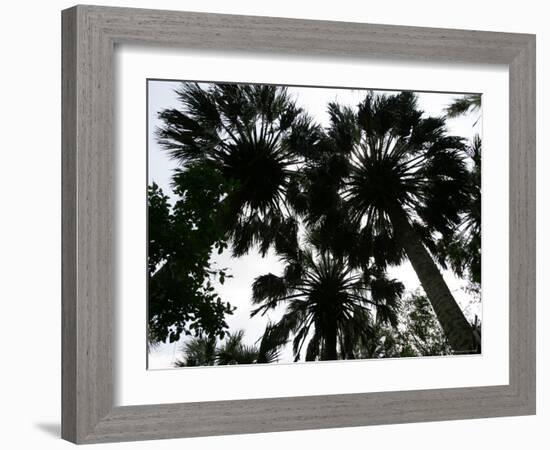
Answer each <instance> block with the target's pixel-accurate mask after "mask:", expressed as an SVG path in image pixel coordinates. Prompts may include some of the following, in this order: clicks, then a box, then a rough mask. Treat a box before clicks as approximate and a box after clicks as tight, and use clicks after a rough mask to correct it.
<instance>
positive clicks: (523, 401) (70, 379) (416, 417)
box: [62, 6, 535, 443]
mask: <svg viewBox="0 0 550 450" xmlns="http://www.w3.org/2000/svg"><path fill="white" fill-rule="evenodd" d="M62 31H63V45H62V53H63V57H62V80H63V89H62V106H63V112H62V122H63V125H62V128H63V129H62V131H63V132H62V134H63V136H62V146H63V149H62V150H63V156H62V174H63V182H62V183H63V184H62V197H63V198H62V206H63V219H62V227H63V231H62V233H63V245H62V257H63V263H62V269H63V280H62V297H63V298H62V316H63V320H62V326H63V331H62V347H63V348H62V350H63V362H62V366H63V367H62V378H63V379H62V407H63V412H62V437H63V438H64V439H67V440H69V441H72V442H75V443H96V442H112V441H128V440H140V439H160V438H177V437H191V436H209V435H222V434H236V433H260V432H273V431H285V430H303V429H316V428H334V427H350V426H362V425H371V424H389V423H403V422H413V421H416V422H420V421H432V420H450V419H466V418H480V417H495V416H511V415H526V414H534V413H535V36H534V35H528V34H512V33H494V32H484V31H465V30H449V29H436V28H418V27H408V26H390V25H370V24H360V23H343V22H328V21H308V20H295V19H280V18H268V17H247V16H233V15H219V14H203V13H188V12H175V11H157V10H145V9H127V8H111V7H97V6H75V7H73V8H70V9H67V10H65V11H63V13H62ZM126 43H130V44H136V43H138V44H154V45H157V46H165V47H178V46H179V47H185V48H192V49H198V50H200V49H216V50H239V51H243V52H249V51H260V52H265V53H266V54H293V55H296V54H307V55H316V56H323V57H331V58H340V57H355V58H362V57H384V58H395V59H407V60H416V61H434V62H466V63H484V64H506V65H507V66H508V68H509V86H510V92H509V95H510V97H509V100H510V108H509V114H510V115H509V123H510V130H509V133H510V134H509V139H510V140H509V142H510V165H509V167H510V169H509V170H510V179H509V180H510V181H509V182H510V197H509V199H510V200H509V201H510V205H509V206H510V222H509V230H510V241H509V242H510V280H509V293H510V298H509V302H510V303H509V305H510V307H509V318H510V321H509V326H510V329H509V337H510V342H509V362H510V367H509V384H508V385H501V386H486V387H468V388H451V389H429V390H415V391H402V392H379V393H362V394H342V395H321V396H306V397H285V398H270V399H255V400H235V401H215V402H198V403H179V404H163V405H139V406H120V407H114V402H113V398H114V397H113V377H114V374H113V364H112V357H113V350H112V341H113V334H114V333H113V321H112V314H113V307H114V306H113V305H114V275H113V274H114V262H113V251H112V248H113V239H114V237H113V228H114V227H113V216H114V207H115V205H114V202H113V186H114V180H113V176H114V175H113V172H114V171H113V158H114V154H113V152H114V139H113V133H114V125H113V123H114V117H113V98H114V92H113V52H114V49H115V45H116V44H126Z"/></svg>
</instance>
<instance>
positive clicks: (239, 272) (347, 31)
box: [62, 6, 536, 443]
mask: <svg viewBox="0 0 550 450" xmlns="http://www.w3.org/2000/svg"><path fill="white" fill-rule="evenodd" d="M62 24H63V49H62V50H63V52H62V53H63V57H62V65H63V67H62V69H63V70H62V77H63V113H62V115H63V117H62V120H63V139H62V144H63V149H62V150H63V171H62V173H63V190H62V191H63V202H62V203H63V248H62V251H63V299H62V300H63V301H62V304H63V321H62V326H63V333H62V337H63V339H62V346H63V348H62V350H63V367H62V376H63V380H62V381H63V382H62V385H63V389H62V406H63V408H62V409H63V412H62V435H63V438H65V439H67V440H69V441H72V442H75V443H96V442H115V441H127V440H142V439H161V438H175V437H192V436H209V435H223V434H236V433H259V432H272V431H285V430H300V429H316V428H334V427H349V426H361V425H371V424H390V423H403V422H415V421H416V422H418V421H431V420H451V419H466V418H480V417H494V416H510V415H526V414H534V413H535V391H536V386H535V37H534V36H533V35H526V34H511V33H493V32H482V31H466V30H449V29H436V28H417V27H405V26H391V25H371V24H359V23H342V22H326V21H306V20H295V19H280V18H268V17H247V16H231V15H218V14H203V13H187V12H175V11H156V10H142V9H127V8H110V7H98V6H75V7H73V8H70V9H67V10H65V11H63V14H62Z"/></svg>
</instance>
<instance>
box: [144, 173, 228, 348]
mask: <svg viewBox="0 0 550 450" xmlns="http://www.w3.org/2000/svg"><path fill="white" fill-rule="evenodd" d="M175 180H176V181H177V185H178V188H177V189H176V195H177V196H178V197H177V198H178V200H177V201H176V203H175V205H174V206H173V207H171V206H170V204H169V202H168V197H167V196H166V195H165V194H164V193H163V192H162V190H161V189H159V187H158V186H157V185H156V184H153V185H152V186H150V187H149V189H148V234H149V236H148V237H149V246H148V261H147V263H148V274H149V285H148V294H149V302H148V305H149V307H148V308H149V309H148V314H149V340H150V341H151V343H155V342H164V341H166V340H169V341H170V342H174V341H177V340H178V339H179V338H180V336H181V334H182V333H183V334H194V335H202V334H203V333H206V334H208V335H219V336H220V337H223V335H224V333H225V332H224V330H225V329H227V324H226V322H225V315H226V314H231V312H232V310H233V308H232V307H231V305H229V304H228V303H224V302H222V300H221V299H220V298H219V296H218V295H217V294H216V292H215V290H214V288H213V286H212V280H213V279H215V278H217V279H219V281H221V282H223V281H224V279H225V277H226V276H228V274H227V273H226V270H225V269H223V268H221V269H216V268H213V267H211V266H210V262H209V259H210V254H211V252H212V250H213V249H214V248H218V249H219V250H222V249H223V248H225V246H227V244H226V242H225V240H224V233H223V230H222V229H221V228H220V227H219V225H218V224H217V222H216V218H215V217H216V213H217V208H218V207H219V197H220V195H221V191H222V189H221V187H220V186H221V184H220V181H219V179H217V176H216V173H215V172H213V171H209V170H206V169H205V167H204V166H190V167H188V168H187V170H186V171H185V172H179V173H177V174H175Z"/></svg>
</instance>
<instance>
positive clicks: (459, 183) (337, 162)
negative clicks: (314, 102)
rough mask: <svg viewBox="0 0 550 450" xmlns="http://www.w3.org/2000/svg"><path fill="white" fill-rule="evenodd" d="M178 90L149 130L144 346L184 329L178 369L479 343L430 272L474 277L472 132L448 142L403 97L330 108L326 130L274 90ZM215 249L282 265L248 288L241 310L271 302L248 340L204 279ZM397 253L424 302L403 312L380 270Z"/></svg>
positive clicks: (400, 292) (222, 271)
mask: <svg viewBox="0 0 550 450" xmlns="http://www.w3.org/2000/svg"><path fill="white" fill-rule="evenodd" d="M176 96H177V98H178V100H179V102H180V105H181V107H180V108H177V109H165V110H162V111H160V113H159V119H160V120H161V122H162V126H161V127H159V128H158V130H157V131H156V132H157V139H158V142H159V144H160V145H161V146H162V148H163V149H164V150H165V151H167V152H168V154H169V155H170V157H171V158H173V159H174V160H175V162H176V163H177V164H178V169H176V170H175V171H174V173H173V176H172V183H173V196H174V198H176V200H175V202H174V204H173V205H172V204H170V202H169V198H168V196H167V195H166V194H165V193H163V192H162V191H161V190H160V189H159V188H158V186H156V185H155V184H153V185H151V186H150V187H149V191H148V194H149V197H148V206H149V254H148V258H149V259H148V271H149V333H150V336H151V339H152V341H153V342H161V341H165V340H169V341H176V340H178V339H180V336H181V335H182V334H187V335H189V334H192V335H194V336H195V339H194V340H191V341H188V343H187V344H186V347H185V348H184V354H185V355H186V356H185V358H184V360H183V361H184V362H182V364H184V365H193V364H194V363H195V362H197V364H198V363H201V364H210V363H211V364H225V363H227V364H230V363H245V362H246V361H248V362H249V363H256V362H269V361H272V360H274V359H276V355H278V352H279V350H280V349H281V348H282V347H283V346H285V345H286V344H287V343H289V342H291V343H292V349H293V354H294V358H295V360H299V359H300V358H304V359H306V360H317V359H322V360H333V359H352V358H358V357H380V356H390V355H393V356H395V355H397V354H399V355H401V356H412V355H417V354H424V355H427V354H445V353H448V352H454V353H470V352H475V351H478V345H477V344H478V343H476V340H475V339H476V335H475V333H474V331H475V330H474V327H473V326H472V324H470V323H469V322H468V321H467V320H466V318H465V316H464V313H463V311H462V310H461V308H460V306H459V305H458V303H457V302H456V300H455V298H454V297H453V294H452V293H451V291H450V290H449V288H448V286H447V284H446V283H445V280H444V279H443V276H442V273H441V271H442V270H445V269H446V268H447V267H450V268H451V269H452V270H453V271H454V272H455V273H456V274H457V275H458V276H459V277H467V278H468V279H469V280H470V281H471V283H472V285H474V286H479V281H480V270H481V269H480V267H481V263H480V259H481V252H480V245H481V238H480V232H481V226H480V221H481V207H480V202H481V186H480V180H481V177H480V171H481V140H480V139H479V138H476V139H475V140H474V141H473V142H472V143H470V144H468V143H467V142H465V140H464V138H462V137H460V136H453V135H450V134H449V133H448V132H447V126H446V118H445V117H430V116H427V115H426V114H425V113H424V112H423V111H422V110H421V109H420V108H419V107H418V98H417V96H416V95H415V94H414V93H411V92H400V93H395V94H389V95H388V94H381V93H376V92H373V91H366V93H365V97H364V98H363V100H362V101H361V102H359V103H358V104H357V105H356V106H355V107H353V106H348V105H341V104H338V103H335V102H333V103H329V104H328V105H327V112H328V115H329V123H328V125H327V126H326V127H323V126H321V125H319V124H317V123H315V122H314V120H313V119H312V117H311V116H309V115H308V114H307V112H306V111H304V110H303V109H301V108H300V107H298V106H297V104H296V100H295V99H294V98H293V97H292V96H291V95H290V94H289V91H288V89H287V88H284V87H278V86H272V85H245V84H229V83H226V84H223V83H222V84H213V83H212V84H201V83H182V84H181V85H180V87H179V88H178V89H177V91H176ZM463 100H464V101H466V100H468V101H469V102H470V103H469V105H470V106H469V107H468V108H469V109H475V108H477V107H478V106H477V103H475V102H474V101H473V100H472V99H466V98H465V99H463ZM470 100H471V101H470ZM474 100H475V99H474ZM475 101H477V100H475ZM472 102H473V103H472ZM456 108H458V106H456V107H455V109H456ZM468 108H467V109H466V111H467V110H468ZM455 109H453V110H452V111H451V110H449V114H455V113H454V112H453V111H454V110H455ZM462 111H464V108H462ZM226 248H228V249H230V250H231V253H232V255H233V257H240V256H242V255H244V254H246V253H247V252H249V251H250V250H251V249H255V250H257V251H258V252H259V253H260V255H262V256H265V255H266V254H267V252H268V251H269V250H270V249H272V250H273V252H275V254H276V255H278V256H279V258H280V259H281V261H282V262H283V264H284V269H283V271H282V273H280V274H273V273H268V274H264V275H261V276H259V277H258V278H257V279H256V280H255V281H254V284H253V286H251V290H252V298H251V302H252V308H253V309H252V310H251V315H252V316H255V315H259V314H266V313H267V312H268V311H270V310H273V309H276V308H277V307H279V306H282V307H283V309H284V313H283V315H282V316H281V318H280V319H279V320H276V321H273V322H270V323H268V325H267V327H266V330H265V333H264V335H263V338H262V339H260V341H259V342H258V346H248V347H247V346H245V345H244V344H243V343H242V340H243V337H244V335H243V333H241V332H236V333H233V334H232V333H229V334H228V326H227V322H226V320H225V319H226V315H228V314H231V313H232V311H233V307H232V306H231V305H230V304H228V303H227V302H224V301H223V299H221V298H220V297H219V295H218V294H217V293H216V290H215V289H214V287H213V281H214V280H218V281H219V282H221V283H223V282H224V280H225V278H227V277H229V276H231V274H230V270H228V269H226V268H218V267H215V266H214V265H213V264H212V261H211V255H212V252H214V251H218V252H220V253H221V252H223V251H224V249H226ZM406 259H408V260H409V261H410V262H411V265H412V267H413V268H414V270H415V271H416V274H417V275H418V278H419V280H420V282H421V284H422V287H423V290H424V291H425V295H424V293H422V292H421V293H415V294H414V295H412V294H410V293H409V294H408V295H409V297H410V299H409V301H408V302H407V303H406V304H407V306H406V308H408V309H406V310H404V308H405V306H403V302H402V300H403V298H404V296H405V295H406V294H407V293H406V291H405V286H403V284H402V283H401V282H400V281H399V280H397V279H393V278H391V277H389V276H388V275H387V273H386V271H387V269H388V267H391V266H396V265H400V264H402V263H403V262H404V261H405V260H406ZM476 283H477V284H476ZM411 295H412V297H411ZM404 324H405V325H404ZM403 326H406V330H405V329H403ZM224 339H225V341H224ZM217 340H220V342H218V341H217ZM406 340H408V341H407V342H405V341H406ZM223 355H225V356H223ZM235 355H238V357H237V356H235ZM369 355H371V356H369ZM231 361H233V362H231Z"/></svg>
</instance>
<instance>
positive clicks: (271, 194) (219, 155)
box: [157, 83, 314, 256]
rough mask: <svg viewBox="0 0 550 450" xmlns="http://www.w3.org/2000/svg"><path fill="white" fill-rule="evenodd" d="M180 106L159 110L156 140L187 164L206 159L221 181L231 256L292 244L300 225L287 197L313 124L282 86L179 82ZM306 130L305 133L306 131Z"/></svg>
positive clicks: (172, 155)
mask: <svg viewBox="0 0 550 450" xmlns="http://www.w3.org/2000/svg"><path fill="white" fill-rule="evenodd" d="M176 94H177V96H178V98H179V101H180V103H181V105H182V109H181V110H179V109H167V110H164V111H161V112H160V113H159V117H160V119H161V120H162V121H163V122H164V125H163V126H162V127H160V128H159V129H158V130H157V136H158V141H159V143H160V144H161V145H162V146H163V147H164V148H165V149H166V150H167V151H169V153H170V155H171V157H172V158H175V159H177V160H178V161H179V162H180V163H181V164H182V165H183V166H184V169H183V170H185V167H186V166H188V165H189V164H204V165H207V166H209V167H211V168H213V169H214V170H215V171H216V172H217V173H219V174H221V175H222V176H223V178H224V179H225V181H226V192H225V195H224V196H223V198H221V199H220V201H222V200H223V204H224V214H222V217H223V221H224V223H225V224H226V227H227V229H228V232H229V233H230V235H231V238H232V245H233V253H234V256H241V255H243V254H245V253H246V252H247V251H248V250H249V249H250V248H251V246H253V245H254V244H259V245H260V249H261V252H262V253H263V254H265V253H266V252H267V250H268V248H269V246H270V245H271V244H274V245H275V246H278V247H280V248H283V249H284V248H287V247H289V246H291V245H293V243H294V242H293V240H295V237H296V233H297V224H296V221H295V219H294V216H293V214H291V211H290V210H289V206H288V204H287V202H286V191H287V189H288V188H289V186H290V185H291V184H292V178H293V174H294V171H295V167H296V164H297V163H298V162H299V160H300V155H299V149H300V147H301V146H304V142H302V141H303V140H304V139H305V138H306V137H307V136H311V135H312V133H311V132H310V131H311V130H312V129H313V128H314V126H313V125H312V124H311V121H310V119H309V118H308V117H307V116H306V115H305V114H304V113H303V112H302V110H301V109H299V108H297V107H296V105H295V102H294V101H293V100H292V98H291V97H290V95H289V94H288V92H287V89H286V88H284V87H278V86H269V85H240V84H210V85H208V86H206V87H205V86H204V85H202V84H199V83H182V85H181V87H180V88H179V89H177V90H176ZM306 131H308V132H307V133H306Z"/></svg>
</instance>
